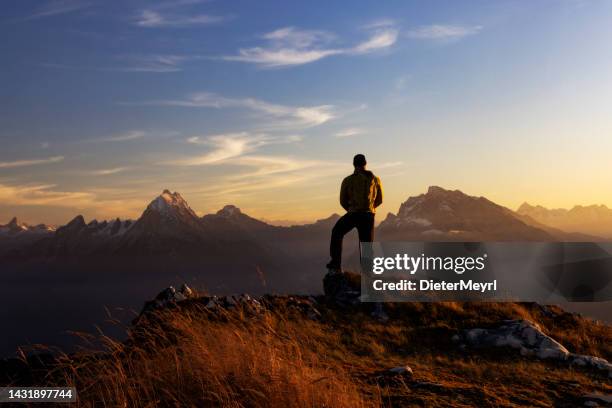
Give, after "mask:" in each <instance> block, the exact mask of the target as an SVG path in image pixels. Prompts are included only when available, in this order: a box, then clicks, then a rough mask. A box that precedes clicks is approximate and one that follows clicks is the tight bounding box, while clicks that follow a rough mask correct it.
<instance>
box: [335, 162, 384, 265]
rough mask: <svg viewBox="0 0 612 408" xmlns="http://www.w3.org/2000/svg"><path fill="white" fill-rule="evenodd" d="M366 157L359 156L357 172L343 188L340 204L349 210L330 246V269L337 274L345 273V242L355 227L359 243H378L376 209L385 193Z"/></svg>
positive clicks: (337, 224) (346, 180)
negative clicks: (343, 257) (368, 165)
mask: <svg viewBox="0 0 612 408" xmlns="http://www.w3.org/2000/svg"><path fill="white" fill-rule="evenodd" d="M366 164H367V161H366V158H365V156H364V155H363V154H358V155H355V157H354V158H353V166H355V171H354V172H353V174H351V175H350V176H348V177H346V178H345V179H344V180H342V186H341V187H340V205H341V206H342V207H343V208H344V209H345V210H346V214H344V215H343V216H342V217H340V219H339V220H338V221H337V222H336V225H334V228H333V229H332V234H331V243H330V245H329V254H330V256H331V261H329V263H328V264H327V268H328V269H330V270H333V271H341V270H342V239H343V238H344V236H345V235H346V234H347V233H348V232H349V231H351V230H352V229H353V228H357V232H358V233H359V242H372V241H373V240H374V214H375V213H376V207H378V206H380V205H381V204H382V202H383V190H382V184H381V182H380V179H379V178H378V177H376V176H375V175H374V173H372V172H371V171H369V170H366Z"/></svg>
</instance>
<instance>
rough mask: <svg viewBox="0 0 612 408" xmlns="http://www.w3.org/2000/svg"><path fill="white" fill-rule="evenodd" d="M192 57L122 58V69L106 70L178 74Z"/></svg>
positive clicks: (150, 56) (142, 56)
mask: <svg viewBox="0 0 612 408" xmlns="http://www.w3.org/2000/svg"><path fill="white" fill-rule="evenodd" d="M194 58H195V57H193V56H184V55H141V56H129V57H124V59H126V61H127V65H126V66H124V67H115V68H106V69H105V70H109V71H123V72H157V73H165V72H178V71H182V70H183V67H182V65H183V64H184V63H185V62H186V61H188V60H193V59H194Z"/></svg>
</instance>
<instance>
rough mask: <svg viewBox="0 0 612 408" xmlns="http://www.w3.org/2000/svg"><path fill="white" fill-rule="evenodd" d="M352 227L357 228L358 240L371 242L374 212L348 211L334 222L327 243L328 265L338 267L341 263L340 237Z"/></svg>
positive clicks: (372, 238)
mask: <svg viewBox="0 0 612 408" xmlns="http://www.w3.org/2000/svg"><path fill="white" fill-rule="evenodd" d="M353 228H357V232H358V233H359V242H372V241H373V240H374V213H370V212H349V213H346V214H344V215H343V216H342V217H340V219H339V220H338V221H337V222H336V225H334V228H333V229H332V234H331V243H330V244H329V254H330V256H331V262H330V265H332V266H333V267H335V268H338V269H340V267H341V265H342V239H343V238H344V236H345V235H346V234H347V233H348V232H349V231H351V230H352V229H353ZM362 261H363V260H362Z"/></svg>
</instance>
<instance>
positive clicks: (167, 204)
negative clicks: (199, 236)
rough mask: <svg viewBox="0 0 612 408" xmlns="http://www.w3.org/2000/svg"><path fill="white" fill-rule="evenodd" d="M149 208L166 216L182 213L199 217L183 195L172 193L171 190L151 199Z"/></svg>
mask: <svg viewBox="0 0 612 408" xmlns="http://www.w3.org/2000/svg"><path fill="white" fill-rule="evenodd" d="M147 210H151V211H154V212H157V213H160V214H162V215H166V216H173V215H175V214H177V213H180V214H187V215H189V216H193V217H196V218H197V216H196V214H195V212H194V211H193V210H192V209H191V207H189V204H187V202H186V201H185V200H184V199H183V197H181V195H180V194H179V193H177V192H174V193H172V192H170V191H169V190H164V191H163V192H162V193H161V194H160V195H159V196H158V197H157V198H155V199H154V200H153V201H151V204H149V206H148V207H147Z"/></svg>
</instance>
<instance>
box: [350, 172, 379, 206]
mask: <svg viewBox="0 0 612 408" xmlns="http://www.w3.org/2000/svg"><path fill="white" fill-rule="evenodd" d="M382 201H383V190H382V184H381V182H380V179H379V178H378V177H376V176H375V175H374V173H372V172H371V171H369V170H355V172H354V173H353V174H351V175H350V176H348V177H346V178H345V179H344V180H342V186H341V187H340V205H342V207H343V208H344V209H345V210H346V211H348V212H370V213H375V212H376V207H378V206H379V205H381V204H382Z"/></svg>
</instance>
